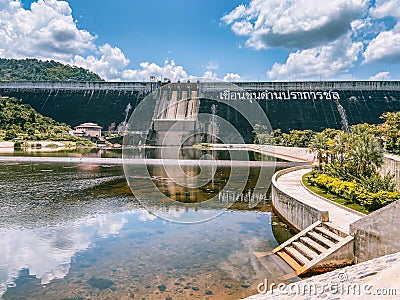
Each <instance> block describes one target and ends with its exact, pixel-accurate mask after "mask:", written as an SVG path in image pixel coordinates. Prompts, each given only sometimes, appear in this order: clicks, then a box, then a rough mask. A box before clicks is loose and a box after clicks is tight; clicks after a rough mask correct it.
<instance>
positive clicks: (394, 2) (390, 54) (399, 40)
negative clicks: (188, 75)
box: [363, 0, 400, 63]
mask: <svg viewBox="0 0 400 300" xmlns="http://www.w3.org/2000/svg"><path fill="white" fill-rule="evenodd" d="M370 15H371V17H372V18H375V19H382V18H386V17H394V18H396V19H397V23H396V24H395V25H394V26H393V28H391V29H388V30H384V31H382V32H380V33H379V34H378V35H377V36H375V37H374V38H373V39H372V40H371V42H370V43H369V44H368V46H367V48H366V49H365V52H364V54H363V56H364V59H365V61H364V62H366V63H368V62H374V61H382V62H388V63H396V62H400V0H385V1H383V0H377V1H376V3H375V6H374V7H372V8H371V9H370Z"/></svg>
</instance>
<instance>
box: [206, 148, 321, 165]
mask: <svg viewBox="0 0 400 300" xmlns="http://www.w3.org/2000/svg"><path fill="white" fill-rule="evenodd" d="M211 147H212V149H213V150H216V149H228V150H244V149H247V150H253V151H256V152H259V153H262V154H265V155H269V156H273V157H276V158H281V159H284V160H287V161H291V162H307V163H312V162H314V158H315V155H314V153H312V152H310V150H309V149H308V148H299V147H284V146H271V145H258V144H211Z"/></svg>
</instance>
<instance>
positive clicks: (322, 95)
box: [0, 81, 400, 142]
mask: <svg viewBox="0 0 400 300" xmlns="http://www.w3.org/2000/svg"><path fill="white" fill-rule="evenodd" d="M236 85H237V86H238V87H239V88H240V89H241V92H238V91H234V92H232V91H229V88H227V84H226V83H219V82H217V83H201V91H200V94H199V107H198V110H199V113H210V112H211V107H212V104H213V102H212V101H208V100H207V99H206V95H207V90H214V91H215V89H218V88H219V86H220V91H219V94H220V96H219V97H221V98H224V99H225V100H226V99H228V100H229V101H249V100H250V101H257V102H258V103H259V105H260V106H261V108H262V109H263V111H264V112H265V113H266V115H267V116H268V119H269V121H270V123H271V126H272V128H273V129H277V128H280V129H281V130H282V131H283V132H288V131H290V130H293V129H298V130H304V129H311V130H315V131H320V130H323V129H325V128H327V127H330V128H337V129H339V128H343V127H344V126H346V125H347V126H351V125H353V124H357V123H364V122H366V123H373V124H378V123H381V122H382V120H381V119H380V118H379V117H380V116H381V115H382V113H384V112H390V111H400V82H399V81H321V82H240V83H236ZM160 86H161V82H72V81H71V82H0V96H8V97H16V98H19V99H21V100H22V102H23V103H26V104H29V105H31V106H32V107H34V108H35V109H36V110H37V111H39V112H40V113H42V114H44V115H46V116H49V117H52V118H54V119H55V120H57V121H60V122H65V123H67V124H69V125H71V126H75V125H77V124H80V123H82V122H88V121H90V122H96V123H98V124H100V125H101V126H103V127H104V129H105V130H107V129H108V127H109V126H110V124H112V123H115V124H116V125H118V124H119V123H120V122H122V121H124V120H126V119H127V118H128V117H129V115H130V113H131V112H132V110H133V109H134V108H135V107H136V106H137V105H138V103H140V101H142V100H143V99H144V97H146V96H147V95H148V94H149V93H151V92H152V91H154V90H156V89H157V88H158V87H160ZM202 93H203V95H205V98H202V96H201V95H202ZM217 115H220V116H221V117H223V118H225V119H227V120H229V121H231V122H232V123H234V124H235V126H238V127H239V128H243V131H244V132H245V135H246V142H250V141H251V139H252V136H251V135H252V133H251V128H248V123H246V120H243V118H242V117H241V116H240V114H238V113H237V112H235V111H233V110H232V109H231V108H229V107H226V106H224V104H220V105H218V103H217Z"/></svg>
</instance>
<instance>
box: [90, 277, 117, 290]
mask: <svg viewBox="0 0 400 300" xmlns="http://www.w3.org/2000/svg"><path fill="white" fill-rule="evenodd" d="M88 282H89V285H90V286H91V287H94V288H97V289H100V290H105V289H108V288H109V287H111V286H112V285H113V284H114V282H113V281H112V280H110V279H106V278H95V277H92V278H90V279H89V281H88Z"/></svg>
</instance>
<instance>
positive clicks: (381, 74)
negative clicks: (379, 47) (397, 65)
mask: <svg viewBox="0 0 400 300" xmlns="http://www.w3.org/2000/svg"><path fill="white" fill-rule="evenodd" d="M390 77H391V74H390V72H387V71H385V72H379V73H377V74H375V75H373V76H371V77H370V78H369V80H387V79H390Z"/></svg>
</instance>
